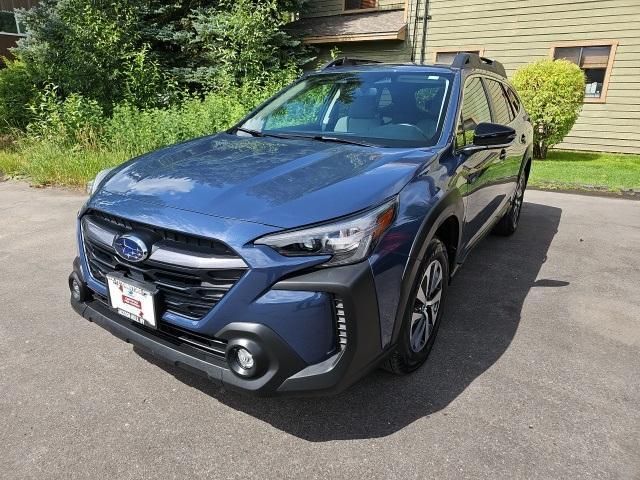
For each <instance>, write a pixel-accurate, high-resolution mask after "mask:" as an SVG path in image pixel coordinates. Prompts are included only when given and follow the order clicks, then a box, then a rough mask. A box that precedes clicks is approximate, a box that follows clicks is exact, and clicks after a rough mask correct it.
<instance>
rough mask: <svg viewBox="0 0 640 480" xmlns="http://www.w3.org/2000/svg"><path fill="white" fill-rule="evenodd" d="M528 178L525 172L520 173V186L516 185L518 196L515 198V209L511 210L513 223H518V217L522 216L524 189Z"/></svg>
mask: <svg viewBox="0 0 640 480" xmlns="http://www.w3.org/2000/svg"><path fill="white" fill-rule="evenodd" d="M525 183H526V178H525V176H524V174H522V175H520V179H519V180H518V186H517V187H516V196H515V198H514V199H513V209H512V210H511V221H512V222H513V225H517V224H518V219H519V218H520V210H522V200H523V198H524V189H525Z"/></svg>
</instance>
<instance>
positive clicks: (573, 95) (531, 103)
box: [513, 60, 585, 158]
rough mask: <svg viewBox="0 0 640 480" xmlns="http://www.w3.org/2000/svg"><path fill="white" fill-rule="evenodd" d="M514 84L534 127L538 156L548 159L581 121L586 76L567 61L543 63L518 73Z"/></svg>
mask: <svg viewBox="0 0 640 480" xmlns="http://www.w3.org/2000/svg"><path fill="white" fill-rule="evenodd" d="M513 84H514V86H515V87H516V89H517V90H518V93H519V94H520V97H521V98H522V101H523V103H524V105H525V107H526V109H527V112H528V113H529V115H530V116H531V121H532V123H533V126H534V142H535V143H534V156H535V157H536V158H545V157H546V155H547V150H548V149H549V148H550V147H553V146H554V145H556V144H558V143H560V142H561V141H562V139H563V138H564V137H565V136H566V135H567V134H568V133H569V131H570V130H571V128H572V127H573V125H574V123H575V122H576V120H577V119H578V115H579V114H580V110H581V109H582V101H583V99H584V85H585V77H584V73H583V72H582V70H580V67H578V66H577V65H576V64H574V63H571V62H569V61H567V60H540V61H538V62H535V63H532V64H529V65H526V66H524V67H522V68H520V69H518V71H516V73H515V75H514V77H513Z"/></svg>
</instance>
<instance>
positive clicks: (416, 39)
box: [411, 0, 420, 62]
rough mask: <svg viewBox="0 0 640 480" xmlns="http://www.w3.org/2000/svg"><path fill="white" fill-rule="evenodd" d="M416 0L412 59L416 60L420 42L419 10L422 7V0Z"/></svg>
mask: <svg viewBox="0 0 640 480" xmlns="http://www.w3.org/2000/svg"><path fill="white" fill-rule="evenodd" d="M415 2H416V12H415V15H414V16H413V29H412V35H411V61H412V62H415V61H416V46H417V44H418V36H417V35H416V34H417V33H418V10H419V9H420V0H415Z"/></svg>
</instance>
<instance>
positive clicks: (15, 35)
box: [0, 10, 27, 37]
mask: <svg viewBox="0 0 640 480" xmlns="http://www.w3.org/2000/svg"><path fill="white" fill-rule="evenodd" d="M0 13H12V14H13V21H14V22H15V23H16V31H17V32H18V33H14V32H4V31H2V30H0V35H9V36H12V37H26V36H27V34H26V32H21V31H20V22H18V16H17V15H16V11H15V10H0Z"/></svg>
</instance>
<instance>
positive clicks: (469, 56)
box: [451, 53, 507, 78]
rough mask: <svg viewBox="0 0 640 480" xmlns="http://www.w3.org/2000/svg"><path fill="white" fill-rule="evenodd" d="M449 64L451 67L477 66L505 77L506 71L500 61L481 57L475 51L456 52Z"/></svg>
mask: <svg viewBox="0 0 640 480" xmlns="http://www.w3.org/2000/svg"><path fill="white" fill-rule="evenodd" d="M451 66H452V67H453V68H477V69H480V70H487V71H488V72H492V73H497V74H498V75H501V76H503V77H505V78H506V77H507V72H506V71H505V69H504V66H503V65H502V64H501V63H500V62H498V61H497V60H491V59H490V58H485V57H481V56H480V55H478V54H477V53H458V54H457V55H456V56H455V58H454V59H453V62H452V63H451Z"/></svg>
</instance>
